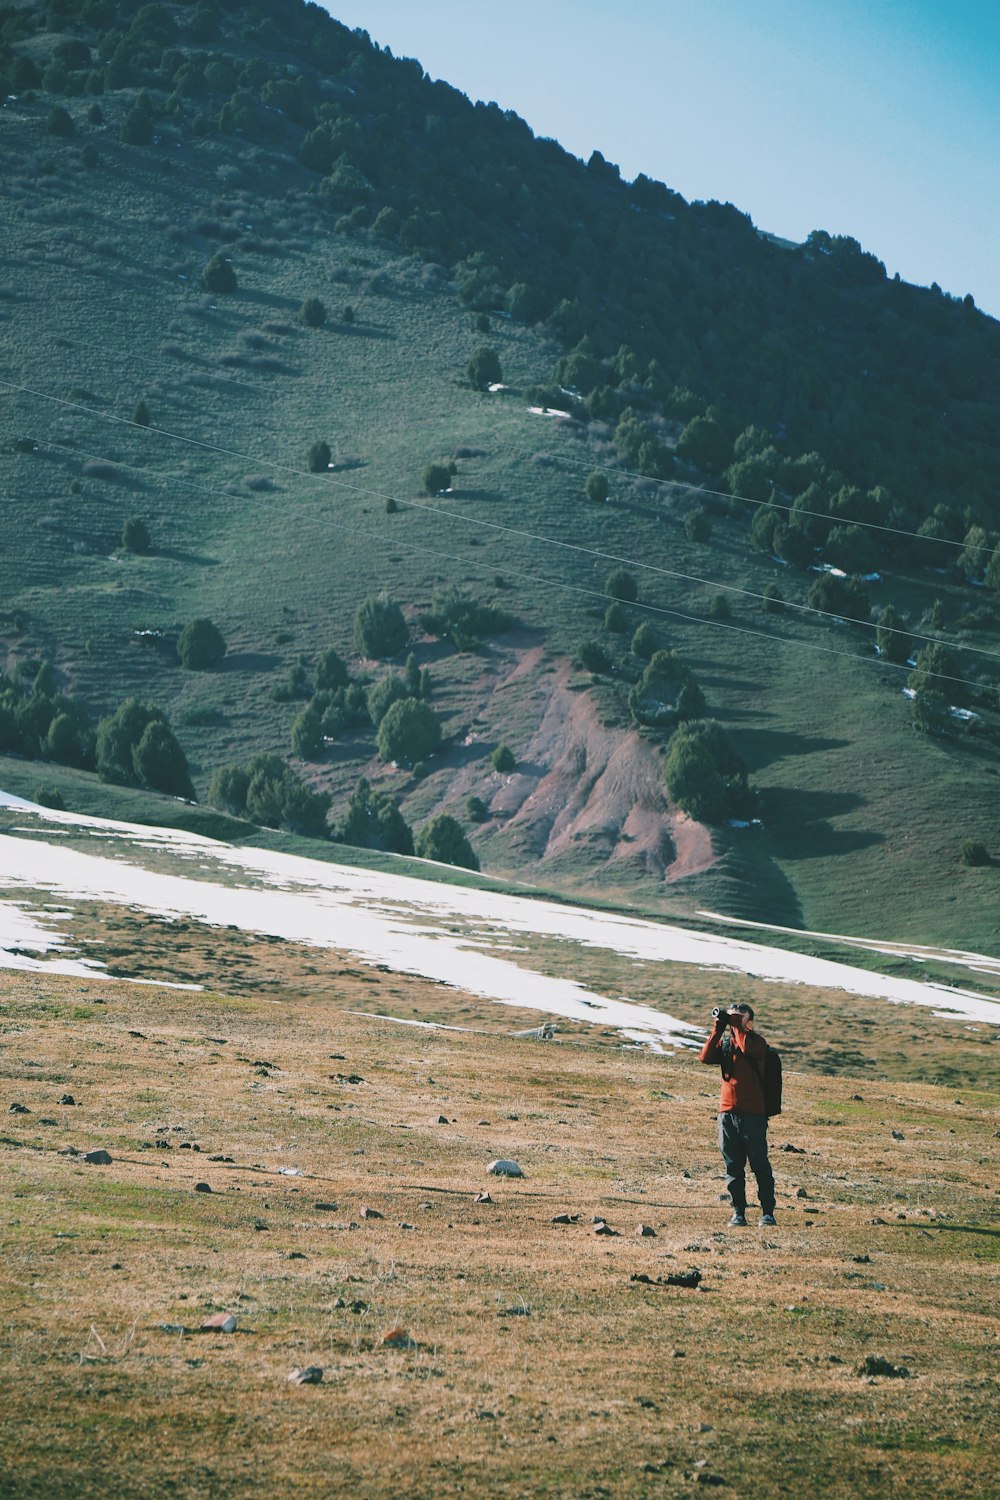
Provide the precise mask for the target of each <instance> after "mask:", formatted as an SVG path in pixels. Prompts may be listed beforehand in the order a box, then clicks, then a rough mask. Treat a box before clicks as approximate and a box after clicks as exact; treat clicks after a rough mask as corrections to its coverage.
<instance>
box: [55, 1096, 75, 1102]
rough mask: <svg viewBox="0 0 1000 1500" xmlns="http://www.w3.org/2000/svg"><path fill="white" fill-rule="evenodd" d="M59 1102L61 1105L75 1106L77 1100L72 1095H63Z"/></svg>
mask: <svg viewBox="0 0 1000 1500" xmlns="http://www.w3.org/2000/svg"><path fill="white" fill-rule="evenodd" d="M58 1102H59V1103H60V1104H75V1103H76V1100H75V1099H74V1098H73V1095H72V1094H61V1095H60V1096H59V1100H58Z"/></svg>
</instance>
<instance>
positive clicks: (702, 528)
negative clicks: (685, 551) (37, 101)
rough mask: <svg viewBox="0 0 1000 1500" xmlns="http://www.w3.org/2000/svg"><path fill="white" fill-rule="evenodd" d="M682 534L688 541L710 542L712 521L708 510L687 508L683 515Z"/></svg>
mask: <svg viewBox="0 0 1000 1500" xmlns="http://www.w3.org/2000/svg"><path fill="white" fill-rule="evenodd" d="M684 535H685V536H686V537H687V539H688V541H689V542H710V541H711V540H712V523H711V521H710V520H709V517H708V512H707V511H705V510H702V509H700V508H699V509H698V510H689V511H688V513H687V515H686V516H685V517H684Z"/></svg>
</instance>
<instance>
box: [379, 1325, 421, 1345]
mask: <svg viewBox="0 0 1000 1500" xmlns="http://www.w3.org/2000/svg"><path fill="white" fill-rule="evenodd" d="M381 1343H382V1347H383V1348H384V1349H415V1348H416V1347H417V1341H416V1339H414V1338H411V1337H410V1335H409V1334H408V1333H407V1331H406V1329H405V1328H390V1329H389V1330H388V1331H387V1332H386V1333H383V1335H382V1339H381Z"/></svg>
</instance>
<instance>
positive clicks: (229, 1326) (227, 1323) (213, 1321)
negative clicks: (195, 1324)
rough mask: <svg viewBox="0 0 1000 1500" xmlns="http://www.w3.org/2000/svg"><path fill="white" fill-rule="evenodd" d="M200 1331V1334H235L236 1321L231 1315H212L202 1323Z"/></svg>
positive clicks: (220, 1313)
mask: <svg viewBox="0 0 1000 1500" xmlns="http://www.w3.org/2000/svg"><path fill="white" fill-rule="evenodd" d="M200 1331H201V1332H202V1333H235V1332H236V1319H235V1318H234V1317H233V1315H232V1313H224V1312H218V1313H213V1314H212V1316H211V1317H210V1318H206V1319H205V1321H204V1323H202V1325H201V1330H200Z"/></svg>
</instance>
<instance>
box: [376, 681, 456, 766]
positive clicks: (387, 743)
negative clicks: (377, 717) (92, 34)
mask: <svg viewBox="0 0 1000 1500" xmlns="http://www.w3.org/2000/svg"><path fill="white" fill-rule="evenodd" d="M377 743H378V753H379V755H380V757H381V758H382V760H384V761H396V762H397V764H399V765H410V766H412V765H414V764H415V763H416V762H417V761H421V760H426V759H427V757H428V756H429V755H432V754H433V753H434V751H435V750H437V748H438V747H439V745H440V744H441V724H440V722H439V720H438V718H437V715H436V714H435V713H434V712H433V710H432V709H430V708H428V707H427V704H426V703H420V702H418V701H417V700H416V699H415V698H401V699H399V700H398V701H397V702H395V703H393V704H391V705H390V706H389V708H388V709H387V710H386V713H385V716H384V718H383V719H382V722H381V724H380V725H379V729H378V737H377Z"/></svg>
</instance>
